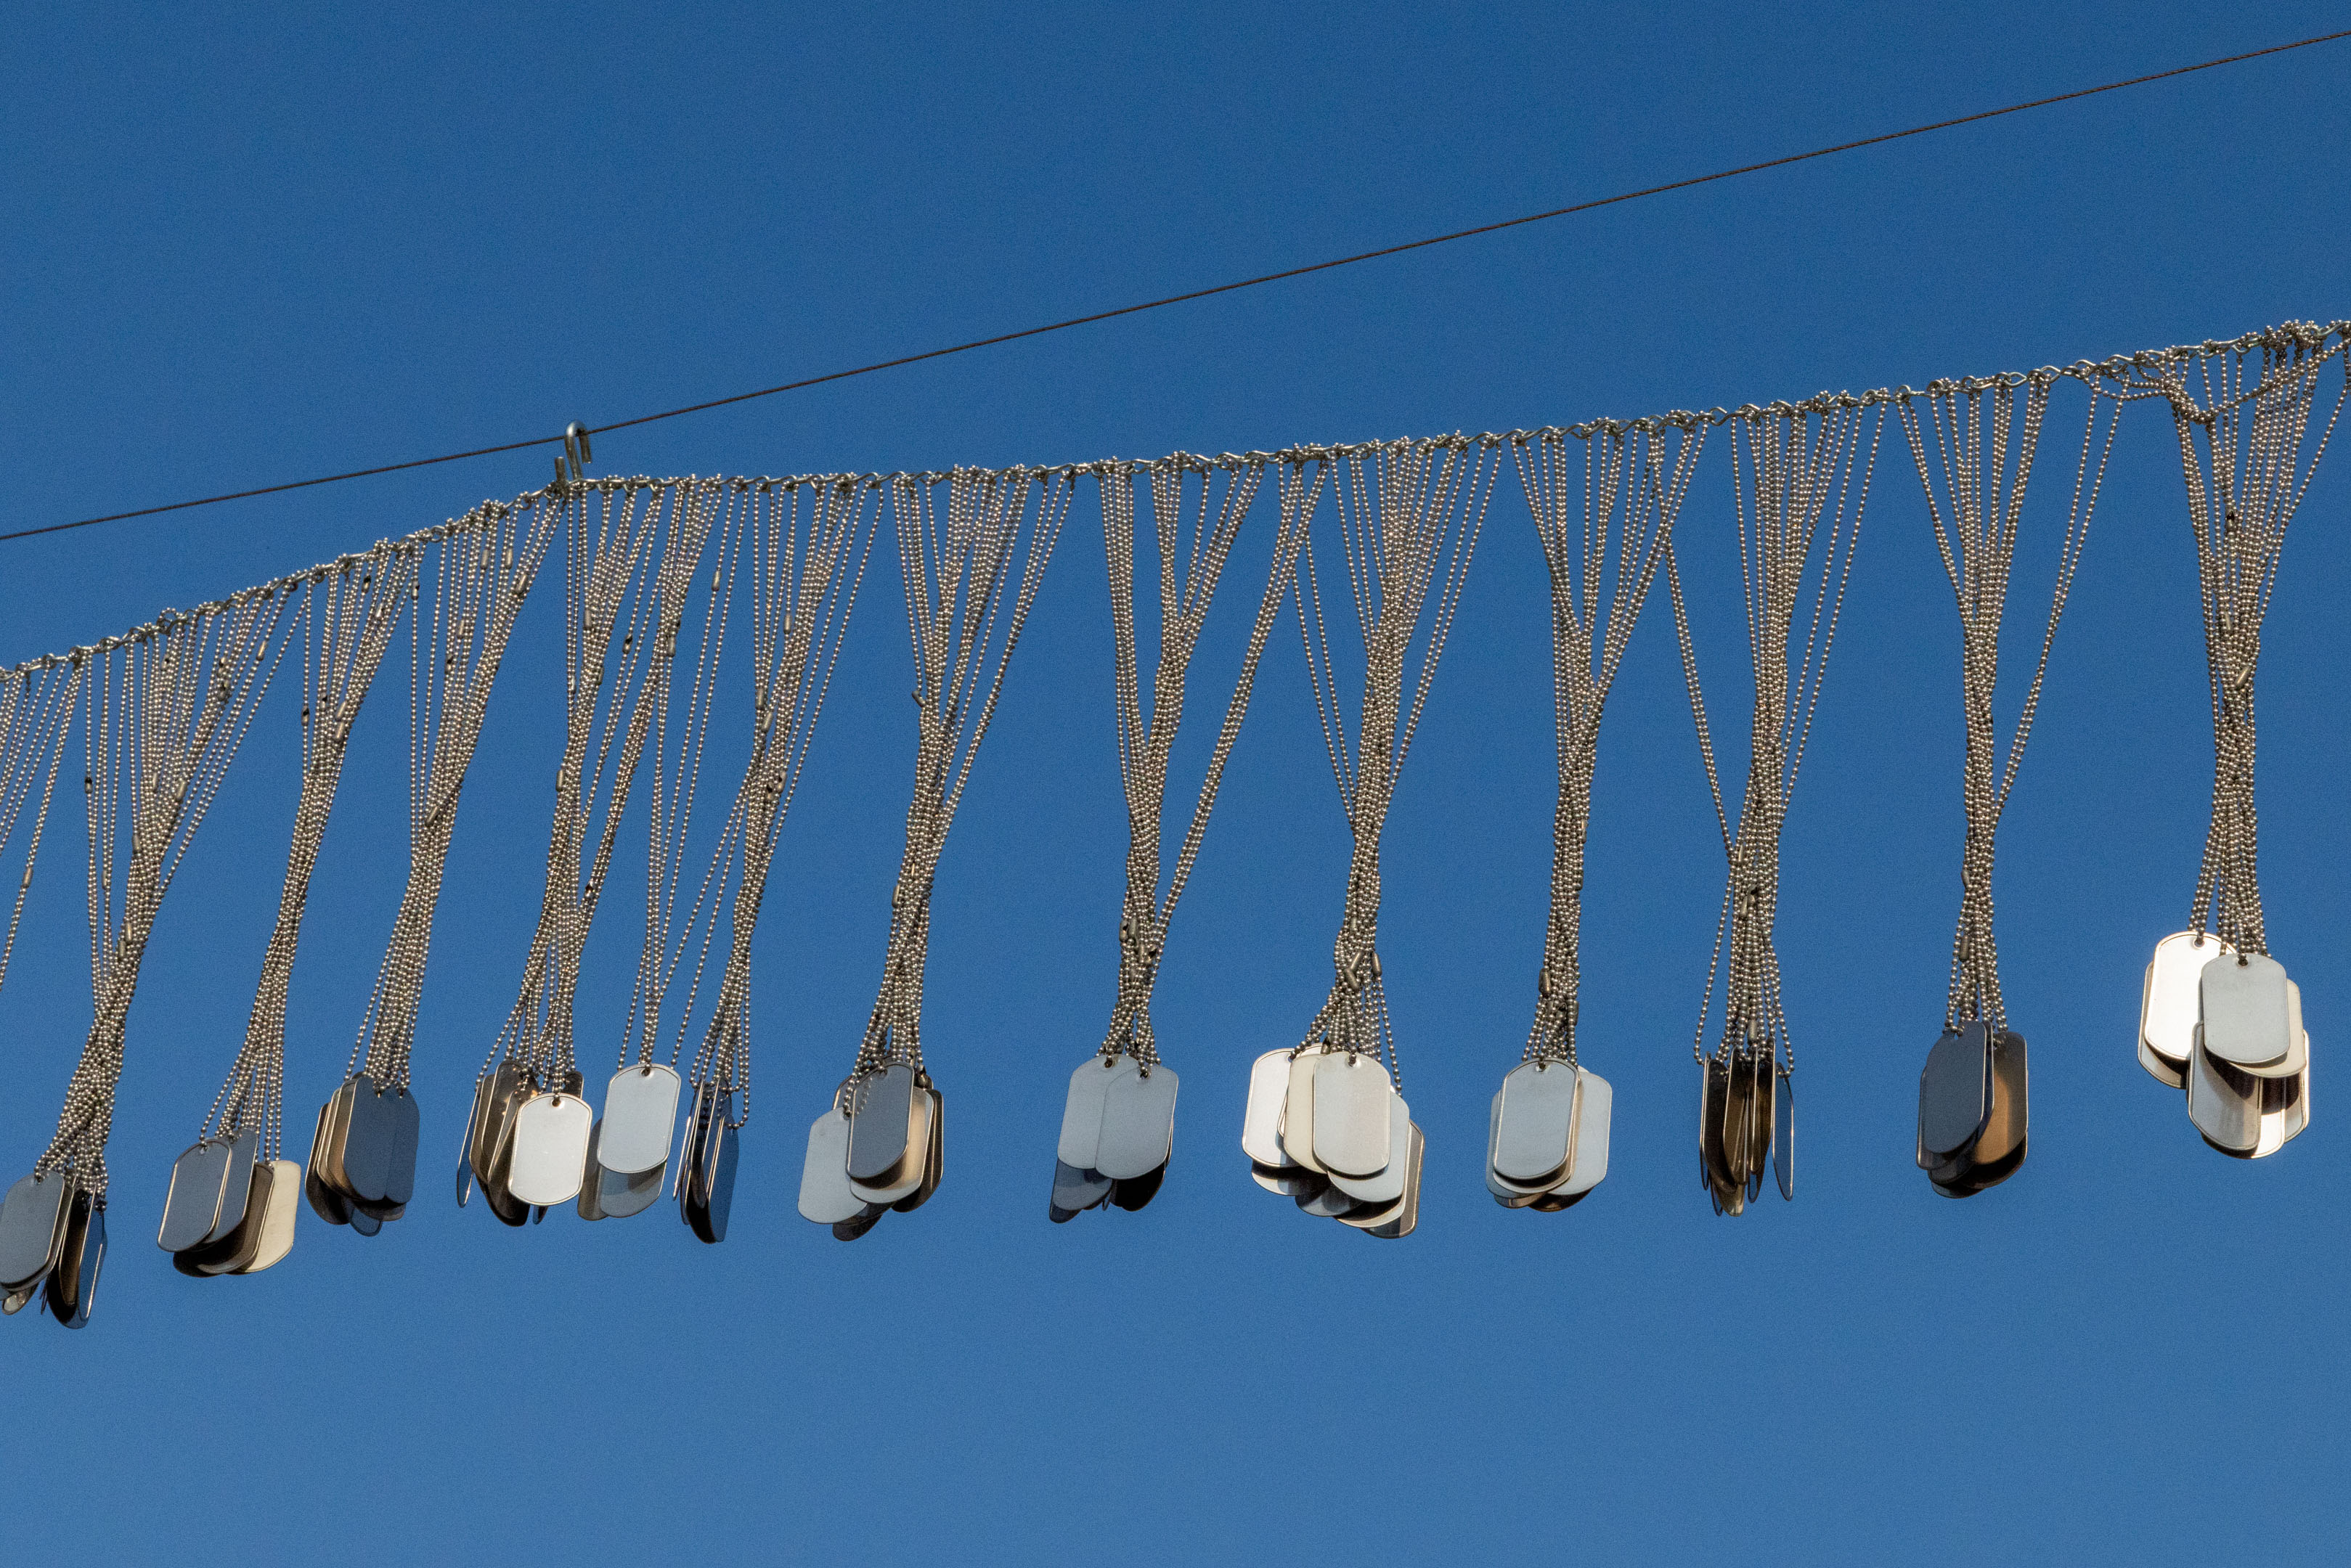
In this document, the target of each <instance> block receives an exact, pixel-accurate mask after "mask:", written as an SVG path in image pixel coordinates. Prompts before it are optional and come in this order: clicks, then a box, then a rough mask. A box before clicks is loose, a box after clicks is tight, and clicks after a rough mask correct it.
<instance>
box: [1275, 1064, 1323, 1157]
mask: <svg viewBox="0 0 2351 1568" xmlns="http://www.w3.org/2000/svg"><path fill="white" fill-rule="evenodd" d="M1320 1061H1322V1052H1321V1051H1301V1052H1299V1053H1298V1054H1297V1055H1296V1056H1294V1057H1292V1058H1290V1084H1289V1087H1288V1088H1287V1089H1286V1090H1284V1091H1283V1093H1282V1097H1281V1150H1282V1153H1284V1154H1285V1155H1289V1156H1290V1163H1291V1164H1292V1165H1301V1166H1305V1167H1306V1168H1307V1169H1308V1170H1310V1171H1315V1172H1318V1173H1319V1172H1320V1171H1321V1170H1322V1162H1321V1161H1319V1160H1317V1159H1316V1158H1315V1157H1314V1069H1315V1066H1316V1064H1317V1063H1319V1062H1320Z"/></svg>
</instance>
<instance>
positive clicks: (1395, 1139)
mask: <svg viewBox="0 0 2351 1568" xmlns="http://www.w3.org/2000/svg"><path fill="white" fill-rule="evenodd" d="M1389 1100H1390V1103H1391V1104H1392V1105H1393V1107H1394V1109H1393V1111H1392V1112H1391V1113H1390V1114H1389V1116H1388V1157H1387V1159H1386V1160H1385V1161H1384V1163H1383V1164H1382V1165H1381V1166H1380V1169H1379V1173H1378V1174H1377V1175H1376V1176H1365V1177H1364V1178H1362V1179H1361V1180H1358V1179H1357V1178H1355V1177H1353V1176H1341V1175H1340V1174H1339V1173H1338V1172H1337V1171H1335V1170H1334V1171H1332V1173H1331V1185H1332V1186H1335V1187H1337V1188H1338V1189H1339V1190H1340V1191H1342V1192H1343V1193H1345V1194H1346V1195H1347V1196H1348V1197H1352V1198H1353V1199H1354V1200H1355V1201H1356V1202H1357V1203H1359V1204H1362V1205H1364V1207H1367V1208H1385V1207H1387V1206H1388V1205H1389V1204H1392V1203H1394V1202H1395V1201H1396V1200H1397V1199H1399V1198H1401V1197H1404V1181H1405V1170H1406V1167H1407V1166H1409V1165H1410V1164H1411V1157H1412V1112H1411V1110H1410V1108H1409V1107H1407V1106H1406V1105H1405V1103H1404V1096H1403V1095H1401V1094H1391V1095H1390V1096H1389ZM1509 1111H1510V1108H1509V1107H1508V1106H1507V1105H1505V1106H1504V1107H1503V1113H1504V1114H1505V1115H1508V1114H1509Z"/></svg>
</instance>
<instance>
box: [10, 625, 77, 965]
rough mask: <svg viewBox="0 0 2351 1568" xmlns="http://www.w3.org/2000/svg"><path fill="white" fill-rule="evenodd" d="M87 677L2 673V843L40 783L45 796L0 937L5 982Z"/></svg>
mask: <svg viewBox="0 0 2351 1568" xmlns="http://www.w3.org/2000/svg"><path fill="white" fill-rule="evenodd" d="M81 677H82V666H81V665H79V664H58V665H50V666H47V667H44V668H39V669H29V670H11V671H8V672H6V673H5V674H0V848H5V846H6V845H7V844H9V843H10V842H11V841H14V839H15V837H16V823H17V821H19V820H20V819H21V818H22V817H23V815H24V810H25V807H26V803H27V801H28V800H30V799H31V797H32V794H33V788H34V786H35V785H36V784H38V785H39V786H40V796H41V803H40V805H39V807H38V808H37V809H36V810H35V811H34V813H33V825H32V830H31V831H29V832H28V833H26V838H25V853H24V866H25V869H24V871H23V872H22V873H19V874H18V876H17V878H16V897H15V898H14V899H13V900H12V901H11V902H10V904H9V907H8V935H7V936H6V938H5V941H0V985H5V984H6V982H7V978H8V960H9V959H10V958H11V957H13V956H15V955H16V930H17V927H18V926H19V925H21V924H22V923H23V921H24V918H25V897H26V894H29V893H30V892H31V891H32V888H33V867H34V866H35V865H36V864H37V863H38V862H39V861H40V858H41V838H42V835H43V833H44V832H46V831H47V828H48V823H49V802H50V800H53V799H54V798H55V797H56V794H57V768H59V766H60V765H62V764H63V762H64V761H65V755H66V736H67V734H68V732H69V731H70V730H71V729H72V727H73V716H74V711H75V709H76V708H77V707H78V706H79V703H80V700H81Z"/></svg>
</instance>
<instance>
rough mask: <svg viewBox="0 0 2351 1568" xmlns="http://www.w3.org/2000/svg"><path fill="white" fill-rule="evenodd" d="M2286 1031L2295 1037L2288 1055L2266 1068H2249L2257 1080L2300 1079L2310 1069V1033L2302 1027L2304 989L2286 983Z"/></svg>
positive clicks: (2291, 982)
mask: <svg viewBox="0 0 2351 1568" xmlns="http://www.w3.org/2000/svg"><path fill="white" fill-rule="evenodd" d="M2285 1009H2286V1030H2287V1032H2288V1033H2289V1034H2291V1035H2292V1036H2293V1037H2294V1044H2293V1046H2292V1047H2291V1048H2290V1049H2289V1050H2288V1051H2286V1053H2285V1054H2284V1055H2283V1056H2282V1057H2280V1058H2278V1059H2277V1060H2276V1061H2273V1062H2271V1063H2269V1064H2268V1065H2267V1066H2265V1067H2247V1068H2246V1069H2245V1071H2248V1072H2250V1073H2252V1075H2253V1076H2254V1077H2256V1078H2299V1077H2301V1076H2302V1075H2303V1073H2304V1072H2305V1071H2308V1070H2309V1067H2310V1033H2309V1031H2308V1030H2305V1029H2304V1028H2303V1027H2302V988H2301V987H2300V986H2297V985H2295V984H2294V982H2293V981H2292V980H2288V981H2287V982H2286V983H2285Z"/></svg>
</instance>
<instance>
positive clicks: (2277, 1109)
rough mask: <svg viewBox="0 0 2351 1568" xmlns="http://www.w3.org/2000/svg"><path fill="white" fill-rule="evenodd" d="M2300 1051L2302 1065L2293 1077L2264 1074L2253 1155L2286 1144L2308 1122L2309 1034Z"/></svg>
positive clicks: (2266, 1153)
mask: <svg viewBox="0 0 2351 1568" xmlns="http://www.w3.org/2000/svg"><path fill="white" fill-rule="evenodd" d="M2299 1054H2300V1055H2301V1057H2302V1062H2303V1068H2302V1071H2300V1072H2299V1073H2296V1074H2295V1075H2294V1077H2292V1078H2263V1079H2262V1081H2261V1084H2262V1141H2261V1142H2260V1143H2258V1144H2256V1145H2253V1155H2252V1157H2253V1158H2255V1159H2257V1160H2259V1159H2266V1158H2268V1157H2269V1156H2270V1155H2273V1154H2275V1153H2277V1152H2278V1151H2279V1150H2280V1149H2282V1148H2283V1147H2285V1146H2286V1145H2287V1144H2288V1143H2290V1142H2291V1141H2293V1139H2294V1137H2295V1136H2296V1135H2297V1134H2300V1133H2301V1132H2302V1130H2303V1129H2304V1128H2305V1127H2307V1126H2309V1125H2310V1037H2309V1036H2307V1035H2304V1037H2303V1040H2302V1045H2301V1050H2300V1052H2299Z"/></svg>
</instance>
